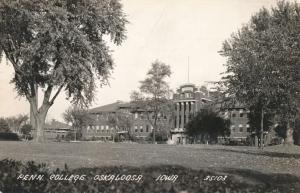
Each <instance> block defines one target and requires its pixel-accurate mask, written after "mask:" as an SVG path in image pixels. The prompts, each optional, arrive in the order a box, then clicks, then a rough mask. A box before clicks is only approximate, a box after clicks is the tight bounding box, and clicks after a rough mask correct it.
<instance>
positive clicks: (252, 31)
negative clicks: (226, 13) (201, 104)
mask: <svg viewBox="0 0 300 193" xmlns="http://www.w3.org/2000/svg"><path fill="white" fill-rule="evenodd" d="M299 18H300V5H299V4H298V3H296V2H295V3H290V2H285V1H279V2H278V4H277V6H276V7H273V8H272V9H271V10H267V9H266V8H262V9H261V10H260V11H259V12H258V13H256V14H255V15H254V16H253V17H252V18H251V20H250V22H249V23H248V24H246V25H245V26H243V27H242V28H241V29H240V30H239V31H238V32H237V33H234V34H232V36H231V38H230V39H228V40H226V41H225V42H224V43H223V48H222V50H221V51H220V53H221V55H223V56H225V57H226V58H227V62H226V64H225V66H226V68H227V71H226V73H225V74H226V75H225V76H224V78H223V80H224V84H225V85H226V87H227V88H228V90H227V92H228V93H229V94H230V95H234V96H236V97H237V99H238V100H239V101H241V102H242V103H244V104H246V105H248V106H249V107H251V106H256V107H260V109H261V112H262V113H261V114H262V116H263V115H264V112H265V111H269V112H272V113H276V114H277V115H279V116H281V117H282V120H284V122H285V123H286V124H287V128H288V129H287V132H288V133H287V136H288V137H287V142H288V143H292V127H293V125H294V121H295V117H296V114H297V113H298V112H299V108H300V52H299V49H300V36H299V34H300V28H299V26H300V20H299ZM261 120H263V119H261Z"/></svg>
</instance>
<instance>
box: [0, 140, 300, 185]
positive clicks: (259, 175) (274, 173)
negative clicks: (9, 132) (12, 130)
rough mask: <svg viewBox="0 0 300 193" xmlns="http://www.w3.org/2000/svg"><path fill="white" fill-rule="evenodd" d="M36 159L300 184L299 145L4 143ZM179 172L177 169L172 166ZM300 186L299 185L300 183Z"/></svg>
mask: <svg viewBox="0 0 300 193" xmlns="http://www.w3.org/2000/svg"><path fill="white" fill-rule="evenodd" d="M6 158H9V159H14V160H19V161H24V162H25V161H30V160H33V161H35V162H38V163H42V162H43V163H47V164H48V165H49V166H50V167H51V168H57V167H59V168H63V167H64V165H65V164H67V165H68V167H69V168H71V169H76V168H81V167H86V168H93V167H103V166H126V167H127V166H133V167H144V166H145V167H149V166H162V165H172V166H174V165H177V166H183V167H185V168H189V169H194V170H200V169H201V170H206V171H211V172H217V173H218V174H226V175H228V176H229V177H230V178H234V179H239V180H240V181H242V182H246V183H248V184H260V183H263V184H269V185H271V186H272V184H276V185H278V184H280V183H281V184H283V185H284V186H289V184H297V183H299V184H300V181H299V178H300V147H299V146H291V147H289V148H287V147H285V146H273V147H266V148H265V149H264V150H259V149H257V148H255V147H230V146H217V145H213V146H212V145H184V146H183V145H158V144H157V145H152V144H128V143H95V142H77V143H44V144H36V143H32V142H5V141H1V142H0V160H2V159H6ZM174 174H176V170H175V171H174ZM299 189H300V187H299Z"/></svg>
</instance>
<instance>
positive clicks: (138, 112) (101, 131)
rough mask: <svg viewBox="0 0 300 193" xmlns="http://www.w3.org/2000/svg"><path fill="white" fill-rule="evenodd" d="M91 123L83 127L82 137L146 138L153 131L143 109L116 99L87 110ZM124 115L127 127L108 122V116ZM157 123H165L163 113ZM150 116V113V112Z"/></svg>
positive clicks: (101, 138) (104, 138)
mask: <svg viewBox="0 0 300 193" xmlns="http://www.w3.org/2000/svg"><path fill="white" fill-rule="evenodd" d="M88 113H89V114H90V117H91V120H93V121H91V123H90V124H89V125H87V127H86V128H84V129H83V131H82V135H83V138H84V139H87V140H88V139H94V140H112V139H113V137H116V136H117V137H118V136H122V137H123V138H124V139H125V138H128V137H129V138H139V139H146V138H147V137H149V136H150V134H151V133H152V131H153V127H152V126H151V124H150V123H149V121H148V118H147V115H146V113H145V111H144V110H142V109H140V108H136V107H133V105H132V104H131V103H124V102H121V101H117V102H115V103H112V104H108V105H104V106H100V107H96V108H93V109H90V110H89V111H88ZM120 115H121V116H123V117H124V116H125V117H126V119H127V121H128V122H130V123H129V124H128V127H127V128H124V127H122V128H120V127H118V126H117V127H113V126H112V125H111V124H110V123H109V117H117V116H120ZM159 116H160V121H159V123H167V121H168V119H167V117H166V116H164V115H159ZM150 118H152V115H151V114H150Z"/></svg>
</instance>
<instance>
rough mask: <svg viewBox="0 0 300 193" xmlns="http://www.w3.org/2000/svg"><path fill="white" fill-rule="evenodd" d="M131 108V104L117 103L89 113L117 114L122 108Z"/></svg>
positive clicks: (97, 108) (94, 109)
mask: <svg viewBox="0 0 300 193" xmlns="http://www.w3.org/2000/svg"><path fill="white" fill-rule="evenodd" d="M130 107H131V106H130V103H122V102H115V103H111V104H107V105H103V106H100V107H96V108H93V109H90V110H89V111H88V112H89V113H92V114H94V113H103V112H116V111H117V110H118V109H120V108H130Z"/></svg>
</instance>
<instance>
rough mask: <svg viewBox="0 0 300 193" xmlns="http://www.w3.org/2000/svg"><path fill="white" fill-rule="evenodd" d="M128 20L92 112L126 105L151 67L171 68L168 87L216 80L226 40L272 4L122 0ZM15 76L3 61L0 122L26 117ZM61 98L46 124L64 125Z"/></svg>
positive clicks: (265, 0)
mask: <svg viewBox="0 0 300 193" xmlns="http://www.w3.org/2000/svg"><path fill="white" fill-rule="evenodd" d="M121 2H122V4H123V9H124V12H125V13H126V15H127V19H128V20H129V22H130V23H129V24H128V25H127V39H126V40H125V41H124V42H123V43H122V45H121V46H114V45H112V44H110V46H111V49H112V55H113V59H114V62H115V67H114V70H113V73H112V76H111V78H110V85H109V86H105V87H102V88H98V89H97V95H96V99H95V102H94V103H93V104H92V106H91V108H92V107H97V106H101V105H105V104H109V103H113V102H116V101H117V100H122V101H129V100H130V93H131V92H132V91H133V90H137V89H138V87H139V81H141V80H143V79H144V78H145V76H146V73H147V71H148V70H149V68H150V66H151V63H152V62H154V61H155V60H159V61H162V62H164V63H166V64H168V65H170V67H171V70H172V76H171V77H170V78H169V79H168V82H169V84H170V87H171V88H172V89H173V90H176V88H177V87H179V86H180V85H181V84H184V83H187V82H188V63H189V69H190V70H189V82H190V83H194V84H196V85H198V86H200V85H205V84H206V81H218V80H220V77H221V75H220V74H221V73H222V72H224V71H225V67H224V65H223V64H224V63H225V62H226V59H225V58H223V57H222V56H220V55H219V53H218V51H219V50H220V49H221V47H222V42H224V40H226V39H228V38H229V37H230V35H231V34H232V33H233V32H236V31H237V30H238V29H239V28H241V27H242V25H244V24H246V23H247V22H248V21H249V20H250V18H251V16H252V15H253V14H254V13H256V12H257V11H258V10H259V9H260V8H262V7H266V8H270V7H272V6H275V5H276V2H277V1H276V0H121ZM13 74H14V71H13V68H12V67H11V65H10V63H9V62H8V61H7V60H6V59H5V58H3V59H2V60H1V64H0V117H7V116H13V115H18V114H28V113H29V103H28V102H27V101H26V100H25V99H24V98H20V97H18V96H17V93H16V92H15V91H14V86H13V85H12V84H10V83H9V82H10V80H11V78H12V77H13ZM65 98H66V97H65V95H64V93H61V94H60V96H59V97H58V98H57V99H56V101H55V103H54V105H53V106H52V107H51V108H50V110H49V113H48V116H47V119H46V120H48V121H49V120H51V119H58V120H61V121H62V120H63V119H62V113H63V112H64V111H65V110H66V109H67V108H68V107H69V106H70V105H71V104H70V103H69V101H67V100H66V99H65Z"/></svg>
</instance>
